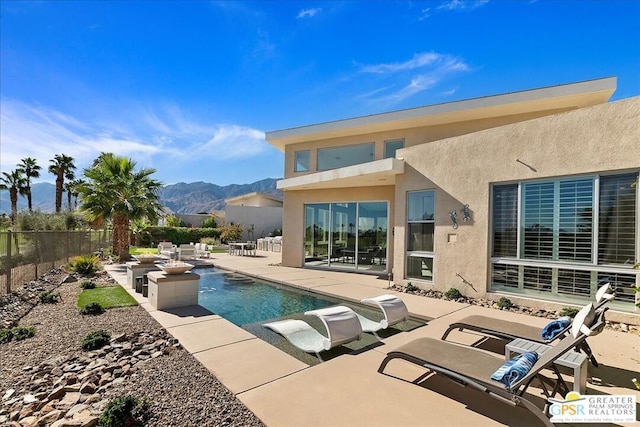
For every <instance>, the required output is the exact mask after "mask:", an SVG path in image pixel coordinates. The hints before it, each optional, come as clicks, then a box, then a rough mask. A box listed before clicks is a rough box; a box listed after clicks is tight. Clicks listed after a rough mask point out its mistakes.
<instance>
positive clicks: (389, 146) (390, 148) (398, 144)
mask: <svg viewBox="0 0 640 427" xmlns="http://www.w3.org/2000/svg"><path fill="white" fill-rule="evenodd" d="M401 148H404V139H393V140H390V141H385V142H384V158H385V159H388V158H390V157H395V156H396V151H398V150H399V149H401Z"/></svg>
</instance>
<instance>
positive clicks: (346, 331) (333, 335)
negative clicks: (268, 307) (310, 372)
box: [262, 305, 362, 360]
mask: <svg viewBox="0 0 640 427" xmlns="http://www.w3.org/2000/svg"><path fill="white" fill-rule="evenodd" d="M304 314H305V315H308V316H317V317H318V318H319V319H320V320H322V323H323V325H324V327H325V328H326V330H327V336H326V337H325V336H324V335H322V334H321V333H320V332H318V331H316V330H315V329H314V328H313V327H311V325H309V324H308V323H307V322H305V321H303V320H296V319H287V320H280V321H277V322H271V323H265V324H263V325H262V326H264V327H265V328H268V329H271V330H272V331H275V332H277V333H279V334H280V335H282V336H283V337H285V338H286V339H287V340H289V342H290V343H291V344H293V345H295V346H296V347H298V348H299V349H300V350H302V351H305V352H307V353H315V354H316V356H318V359H320V360H322V357H321V356H320V352H322V351H325V350H329V349H331V348H333V347H335V346H337V345H341V344H346V343H348V342H351V341H355V340H359V339H360V338H361V337H362V327H361V326H360V322H359V321H358V317H357V316H356V313H355V312H354V311H353V310H351V309H350V308H349V307H345V306H342V305H338V306H335V307H328V308H322V309H319V310H312V311H307V312H305V313H304Z"/></svg>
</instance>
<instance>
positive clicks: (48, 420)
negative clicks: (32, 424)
mask: <svg viewBox="0 0 640 427" xmlns="http://www.w3.org/2000/svg"><path fill="white" fill-rule="evenodd" d="M63 416H64V413H63V412H62V411H60V410H55V411H51V412H49V413H48V414H46V415H45V416H43V417H40V418H39V419H38V425H48V424H52V423H54V422H55V421H58V420H59V419H60V418H62V417H63Z"/></svg>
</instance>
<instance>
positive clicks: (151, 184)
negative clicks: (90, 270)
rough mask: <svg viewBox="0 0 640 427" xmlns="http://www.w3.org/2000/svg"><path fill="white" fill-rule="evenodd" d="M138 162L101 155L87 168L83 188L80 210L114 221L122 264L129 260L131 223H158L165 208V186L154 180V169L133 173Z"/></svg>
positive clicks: (115, 244) (116, 248)
mask: <svg viewBox="0 0 640 427" xmlns="http://www.w3.org/2000/svg"><path fill="white" fill-rule="evenodd" d="M135 166H136V162H134V161H133V160H131V159H129V158H127V157H119V156H115V155H114V154H112V153H102V154H100V157H99V158H98V159H97V160H96V162H94V164H93V166H92V167H91V168H88V169H85V171H84V175H85V177H86V178H87V179H88V182H87V183H85V184H83V185H80V186H79V188H78V190H77V191H78V193H79V194H80V200H81V201H82V205H81V206H80V210H81V211H82V212H84V213H85V214H86V216H87V217H88V219H89V220H91V221H95V220H111V222H112V224H113V252H114V253H115V254H117V255H118V258H119V260H120V262H124V261H127V260H128V259H129V223H130V221H133V220H138V219H143V218H147V219H148V220H149V221H150V222H152V223H153V222H155V221H156V220H157V218H158V216H159V215H160V212H161V208H162V206H161V205H160V203H159V201H158V200H159V191H160V188H161V187H162V183H160V182H159V181H157V180H155V179H152V178H151V177H150V176H151V175H152V174H154V173H155V172H156V171H155V169H141V170H139V171H138V172H136V171H134V169H135Z"/></svg>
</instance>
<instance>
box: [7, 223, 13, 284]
mask: <svg viewBox="0 0 640 427" xmlns="http://www.w3.org/2000/svg"><path fill="white" fill-rule="evenodd" d="M11 242H12V240H11V230H8V232H7V293H9V292H11V270H13V259H12V258H11Z"/></svg>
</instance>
